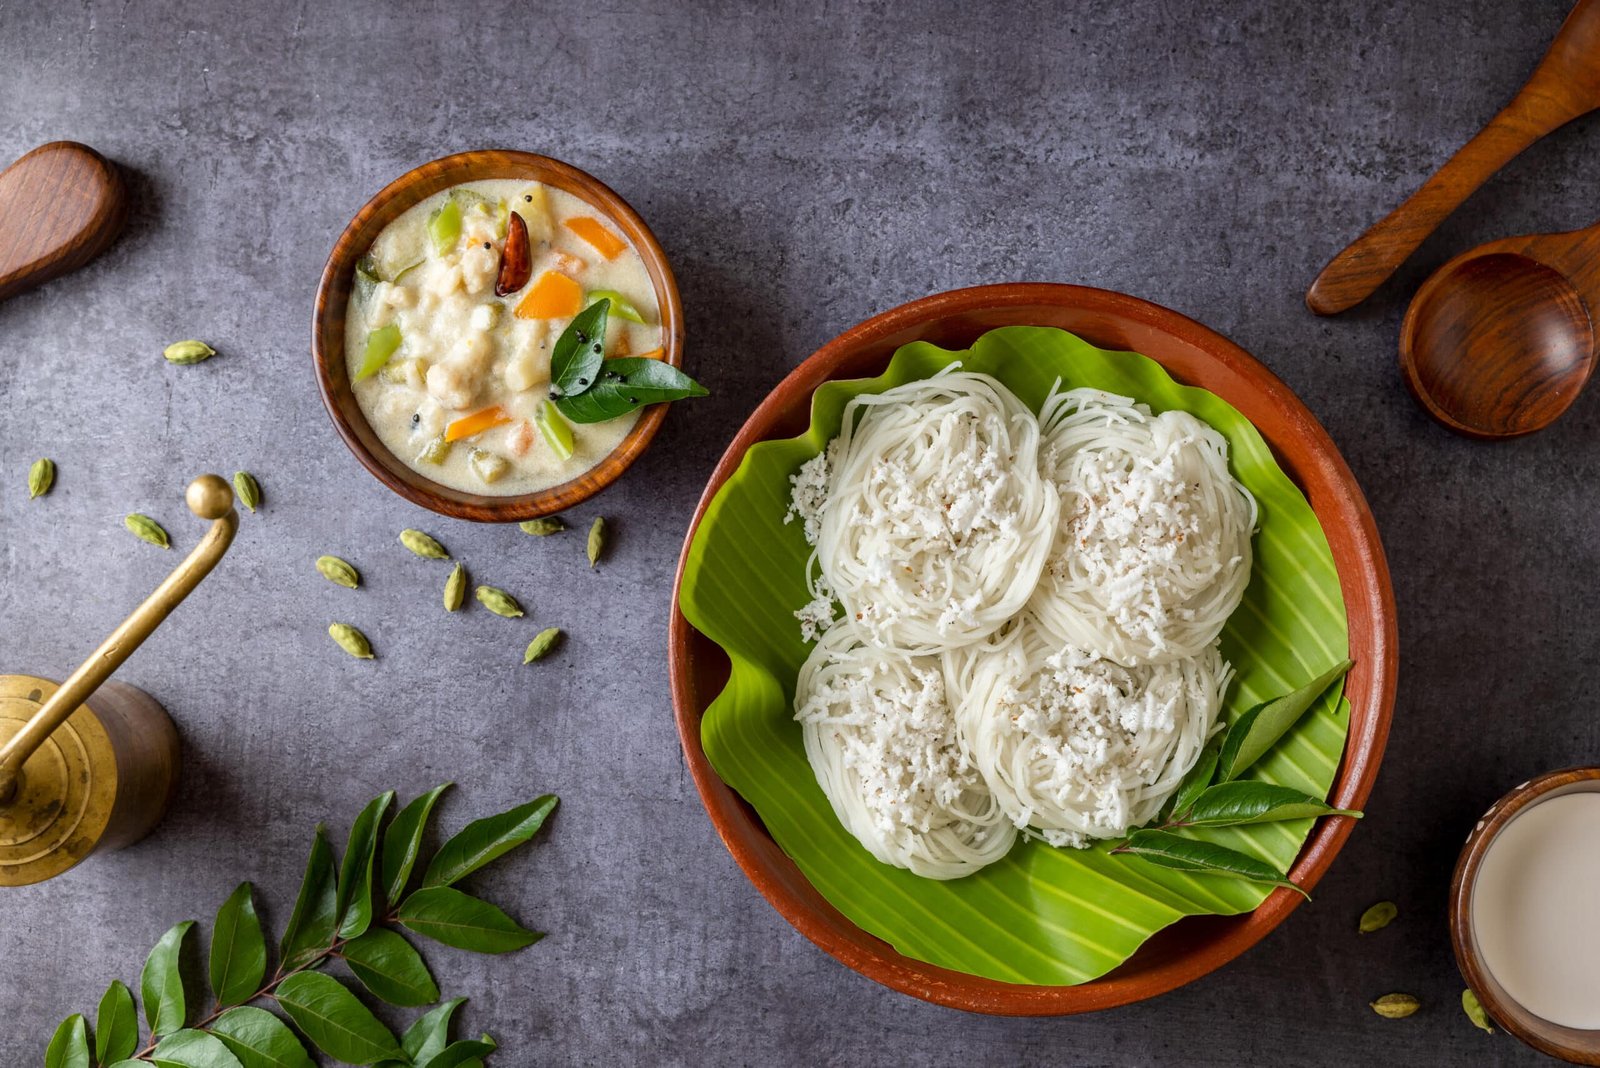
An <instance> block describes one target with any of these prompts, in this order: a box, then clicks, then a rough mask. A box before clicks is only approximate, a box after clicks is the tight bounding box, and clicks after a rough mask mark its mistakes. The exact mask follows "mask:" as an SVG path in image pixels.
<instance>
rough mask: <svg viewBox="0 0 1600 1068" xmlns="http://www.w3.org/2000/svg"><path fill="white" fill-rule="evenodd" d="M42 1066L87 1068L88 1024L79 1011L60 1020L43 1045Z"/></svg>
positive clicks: (46, 1067)
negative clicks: (48, 1039) (53, 1033)
mask: <svg viewBox="0 0 1600 1068" xmlns="http://www.w3.org/2000/svg"><path fill="white" fill-rule="evenodd" d="M44 1068H89V1032H88V1025H86V1024H85V1023H84V1021H83V1016H82V1014H80V1013H76V1012H75V1013H73V1014H72V1015H71V1016H68V1017H67V1018H66V1019H65V1020H62V1021H61V1026H60V1027H57V1028H56V1033H55V1035H54V1036H53V1037H52V1038H51V1039H50V1045H48V1046H47V1047H45V1051H44Z"/></svg>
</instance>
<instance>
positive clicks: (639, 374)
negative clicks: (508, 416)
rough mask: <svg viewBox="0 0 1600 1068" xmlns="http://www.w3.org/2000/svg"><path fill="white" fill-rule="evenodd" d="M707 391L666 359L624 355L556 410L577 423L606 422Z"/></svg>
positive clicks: (560, 399) (561, 401) (564, 398)
mask: <svg viewBox="0 0 1600 1068" xmlns="http://www.w3.org/2000/svg"><path fill="white" fill-rule="evenodd" d="M707 392H708V391H707V390H706V387H704V386H702V385H701V384H700V383H698V382H696V381H695V380H694V379H692V378H690V377H689V376H688V375H686V374H684V373H683V372H682V371H680V370H678V369H677V368H676V367H674V366H672V365H671V364H670V363H667V362H666V361H665V360H652V359H649V358H648V357H644V356H623V357H619V358H617V359H614V360H607V361H605V363H604V364H603V365H602V366H601V367H600V368H599V373H598V377H597V380H596V381H595V382H594V384H593V385H592V386H590V387H589V388H588V389H586V390H584V392H582V393H579V394H577V395H575V396H573V395H567V396H562V397H558V398H556V407H557V408H559V409H560V410H561V414H562V415H564V416H566V417H567V418H568V419H570V420H571V421H572V422H574V423H603V422H605V421H606V420H607V419H615V418H617V417H618V416H619V415H627V414H628V413H629V412H632V411H635V410H637V409H639V408H643V407H644V406H645V405H647V404H659V403H661V402H662V401H674V400H683V399H684V398H685V397H704V396H705V395H706V393H707Z"/></svg>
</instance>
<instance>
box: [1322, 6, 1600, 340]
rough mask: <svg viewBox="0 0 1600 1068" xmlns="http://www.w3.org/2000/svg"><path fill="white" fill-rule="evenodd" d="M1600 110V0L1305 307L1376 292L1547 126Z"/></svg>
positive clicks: (1332, 271)
mask: <svg viewBox="0 0 1600 1068" xmlns="http://www.w3.org/2000/svg"><path fill="white" fill-rule="evenodd" d="M1597 107H1600V0H1578V5H1577V6H1576V7H1574V8H1573V9H1572V13H1571V14H1569V15H1568V16H1567V20H1566V21H1565V22H1563V23H1562V24H1561V30H1560V31H1559V32H1558V33H1557V34H1556V39H1555V40H1554V41H1552V42H1551V43H1550V49H1549V51H1547V52H1546V53H1545V55H1544V58H1543V59H1542V60H1540V61H1539V65H1538V66H1537V67H1535V68H1534V71H1533V74H1532V75H1531V76H1530V77H1529V78H1528V81H1527V84H1525V85H1524V86H1523V87H1522V89H1521V90H1520V91H1519V92H1518V93H1517V95H1516V96H1515V97H1514V98H1513V99H1512V101H1511V103H1509V104H1507V105H1506V107H1505V110H1503V111H1501V112H1500V114H1498V115H1496V116H1495V117H1494V118H1492V119H1490V120H1489V124H1488V125H1487V126H1485V127H1484V128H1483V129H1482V130H1480V131H1479V132H1478V134H1477V136H1475V137H1474V138H1473V139H1472V140H1471V141H1468V142H1467V143H1466V144H1465V145H1463V146H1462V148H1461V151H1459V152H1457V153H1456V154H1455V155H1454V156H1452V157H1450V160H1449V161H1448V162H1447V163H1445V165H1444V166H1443V167H1441V168H1439V170H1438V171H1437V172H1436V173H1435V174H1434V175H1433V177H1431V178H1429V179H1428V180H1427V181H1426V182H1424V183H1423V184H1422V188H1420V189H1418V190H1417V191H1416V192H1415V193H1413V194H1411V197H1410V198H1409V199H1408V200H1406V202H1405V203H1404V204H1401V205H1400V206H1399V207H1398V208H1395V209H1394V211H1392V212H1390V213H1389V214H1388V215H1387V216H1385V217H1384V218H1383V219H1382V220H1381V221H1379V222H1378V223H1376V224H1375V225H1374V226H1373V227H1372V229H1370V230H1368V231H1367V232H1366V233H1364V234H1362V235H1361V236H1360V237H1358V238H1356V239H1355V241H1354V242H1352V243H1351V245H1350V246H1349V247H1348V248H1346V249H1345V250H1344V251H1343V252H1341V253H1339V254H1338V255H1337V256H1335V257H1334V258H1333V259H1332V260H1330V261H1329V262H1328V265H1327V266H1326V267H1324V268H1323V269H1322V273H1321V274H1319V275H1317V278H1316V281H1314V282H1312V283H1311V288H1310V289H1309V290H1307V292H1306V306H1307V307H1309V308H1310V309H1311V310H1312V311H1314V312H1316V313H1317V314H1318V315H1334V314H1336V313H1338V312H1342V311H1344V310H1345V309H1347V308H1352V307H1354V306H1355V305H1357V304H1360V303H1361V302H1362V301H1364V300H1366V299H1367V298H1368V297H1369V296H1371V295H1372V292H1373V290H1375V289H1377V288H1378V287H1379V286H1380V285H1382V284H1383V283H1384V280H1385V279H1387V278H1388V277H1389V276H1390V275H1391V274H1393V273H1394V272H1395V269H1396V268H1398V267H1399V266H1400V264H1402V263H1404V262H1405V260H1406V258H1407V257H1408V256H1410V255H1411V254H1412V253H1413V252H1415V251H1416V250H1417V246H1418V245H1420V244H1422V242H1423V241H1425V240H1426V239H1427V237H1428V235H1429V234H1431V233H1433V231H1434V230H1435V229H1436V228H1437V227H1438V226H1439V224H1440V223H1441V222H1443V221H1444V220H1445V217H1446V216H1448V215H1449V214H1450V213H1451V212H1452V211H1455V210H1456V208H1457V207H1459V206H1460V205H1461V203H1462V201H1464V200H1466V199H1467V197H1469V196H1471V195H1472V194H1473V192H1474V191H1475V190H1476V189H1477V188H1478V187H1479V186H1481V185H1482V184H1483V183H1484V182H1486V181H1488V180H1489V179H1490V177H1492V176H1493V175H1494V173H1495V172H1496V171H1498V170H1499V169H1500V168H1501V167H1504V166H1505V165H1506V164H1507V163H1509V162H1510V161H1511V160H1512V159H1513V158H1515V157H1516V155H1517V154H1518V153H1519V152H1521V151H1522V150H1523V149H1525V148H1527V147H1528V146H1529V145H1531V144H1533V143H1534V142H1535V141H1537V140H1539V138H1541V137H1543V136H1545V135H1546V134H1548V133H1549V132H1550V131H1552V130H1555V129H1557V128H1558V127H1561V126H1564V125H1565V124H1567V123H1569V122H1571V121H1572V120H1573V119H1576V118H1577V117H1578V116H1580V115H1586V114H1588V113H1589V112H1591V111H1593V110H1594V109H1595V108H1597Z"/></svg>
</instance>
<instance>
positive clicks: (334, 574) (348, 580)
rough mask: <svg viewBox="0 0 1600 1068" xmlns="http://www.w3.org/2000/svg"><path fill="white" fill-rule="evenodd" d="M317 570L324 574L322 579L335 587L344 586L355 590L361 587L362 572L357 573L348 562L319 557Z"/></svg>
mask: <svg viewBox="0 0 1600 1068" xmlns="http://www.w3.org/2000/svg"><path fill="white" fill-rule="evenodd" d="M317 570H318V571H320V572H322V577H323V578H325V579H327V580H328V581H329V582H331V583H333V584H334V585H335V586H343V587H344V588H345V589H347V590H353V589H355V588H356V587H357V586H359V585H361V572H359V571H357V570H356V569H355V568H354V567H353V566H351V564H350V563H349V562H348V561H345V560H341V559H339V558H338V557H337V556H319V557H317Z"/></svg>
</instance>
